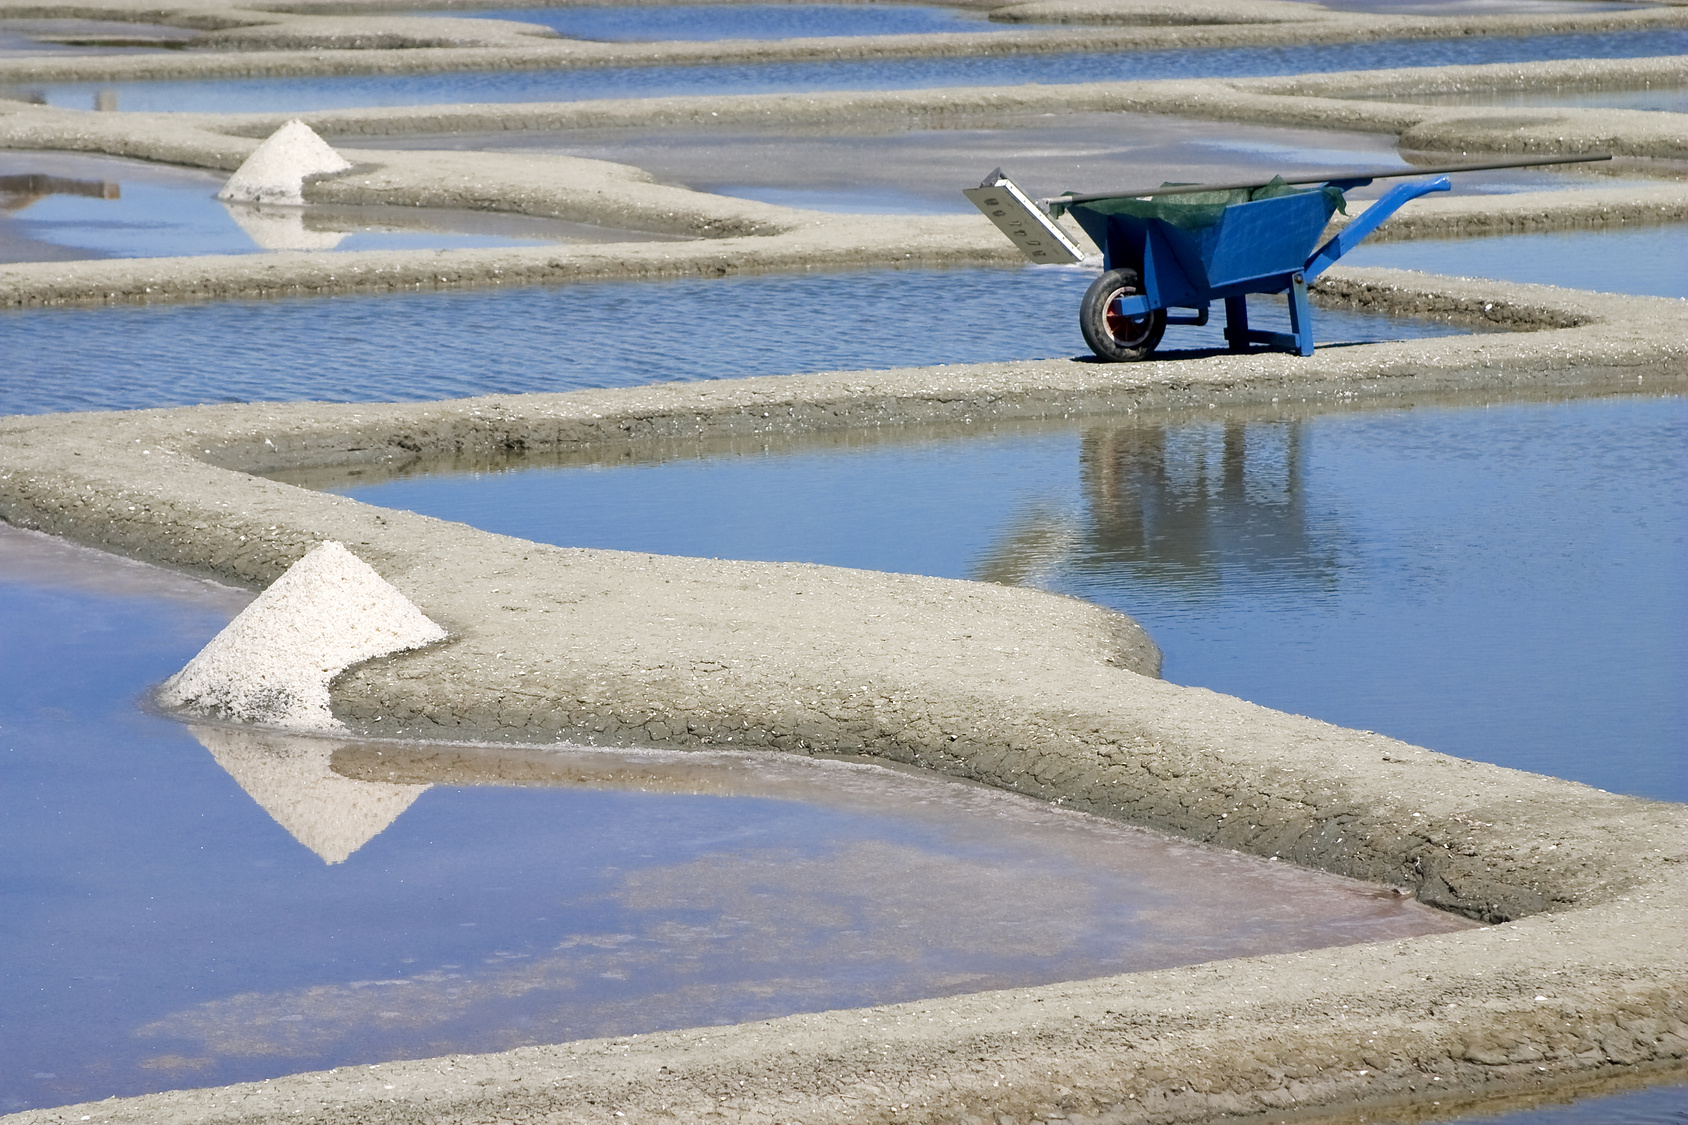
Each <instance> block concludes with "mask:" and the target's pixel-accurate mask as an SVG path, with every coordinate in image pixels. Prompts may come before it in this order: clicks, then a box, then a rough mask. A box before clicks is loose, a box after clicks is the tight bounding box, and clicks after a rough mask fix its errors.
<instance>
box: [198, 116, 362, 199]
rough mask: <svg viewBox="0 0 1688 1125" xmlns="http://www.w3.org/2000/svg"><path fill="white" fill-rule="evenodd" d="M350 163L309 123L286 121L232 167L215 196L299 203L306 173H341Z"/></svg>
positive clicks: (302, 193) (313, 174)
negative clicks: (239, 162)
mask: <svg viewBox="0 0 1688 1125" xmlns="http://www.w3.org/2000/svg"><path fill="white" fill-rule="evenodd" d="M351 166H352V165H351V163H350V162H349V161H347V160H346V158H345V157H343V156H341V155H340V154H339V153H337V152H335V151H334V150H333V149H332V148H330V147H329V146H328V142H327V141H325V140H323V139H322V138H321V137H319V136H317V135H316V133H314V132H312V131H311V127H310V126H309V125H306V124H305V123H304V122H303V121H289V122H288V123H287V124H285V125H283V126H282V127H281V128H279V129H277V130H276V131H275V132H273V133H271V134H270V137H269V139H268V140H266V141H265V142H264V143H263V144H261V145H259V146H258V147H257V149H256V150H254V151H253V153H252V155H251V156H248V157H247V158H246V163H244V164H242V165H241V166H240V167H239V168H237V169H235V173H234V175H232V176H230V177H229V182H228V183H226V184H224V185H223V190H222V191H220V192H218V193H217V198H218V199H231V200H234V201H236V202H241V203H293V204H303V203H304V202H305V196H304V186H305V177H306V176H316V175H321V174H324V173H327V172H344V171H345V170H346V169H348V168H350V167H351Z"/></svg>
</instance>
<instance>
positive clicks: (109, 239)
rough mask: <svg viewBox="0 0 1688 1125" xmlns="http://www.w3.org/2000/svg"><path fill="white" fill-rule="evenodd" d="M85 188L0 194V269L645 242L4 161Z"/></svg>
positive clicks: (57, 156)
mask: <svg viewBox="0 0 1688 1125" xmlns="http://www.w3.org/2000/svg"><path fill="white" fill-rule="evenodd" d="M31 174H33V175H40V176H52V177H56V178H60V179H69V180H77V181H81V185H82V187H83V189H84V190H87V189H91V188H98V187H101V186H103V187H105V188H106V191H105V193H104V194H100V193H99V192H97V191H96V192H94V193H93V194H77V192H76V191H74V190H72V191H63V190H61V191H59V192H56V193H54V194H50V195H45V196H41V197H36V198H29V197H25V196H21V195H20V194H18V193H7V194H5V195H4V196H0V262H24V261H67V260H76V259H87V258H106V257H118V258H134V257H172V256H177V255H194V254H253V253H261V252H263V251H265V250H455V249H469V248H473V247H512V246H540V245H547V244H551V243H558V242H588V241H590V242H603V241H609V240H612V239H613V240H615V241H629V240H648V239H650V238H652V237H653V236H650V235H641V234H636V233H633V232H627V231H613V230H609V229H606V228H603V227H594V226H589V225H587V224H584V223H569V222H561V221H558V220H552V219H541V218H533V217H530V216H525V215H500V214H496V213H489V212H484V211H480V212H477V211H445V210H436V209H432V208H415V207H310V208H299V207H275V206H267V207H262V208H258V207H252V206H248V205H245V204H225V203H223V202H221V201H219V200H218V199H217V198H216V194H217V192H218V191H219V190H220V189H221V188H222V185H223V183H224V181H225V180H226V179H227V177H226V176H224V175H220V174H217V173H211V172H202V171H199V170H196V169H188V168H173V167H169V166H166V165H157V164H147V163H144V162H142V161H137V160H123V159H118V158H114V157H108V156H88V155H82V154H72V153H59V152H0V176H22V175H31Z"/></svg>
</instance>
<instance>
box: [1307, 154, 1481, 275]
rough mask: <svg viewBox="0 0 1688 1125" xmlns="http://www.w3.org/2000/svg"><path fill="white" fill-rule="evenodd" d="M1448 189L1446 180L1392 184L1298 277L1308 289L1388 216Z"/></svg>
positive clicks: (1443, 178) (1343, 229)
mask: <svg viewBox="0 0 1688 1125" xmlns="http://www.w3.org/2000/svg"><path fill="white" fill-rule="evenodd" d="M1450 186H1451V185H1450V184H1449V183H1448V177H1446V176H1437V177H1436V178H1435V179H1434V180H1429V181H1426V182H1423V183H1416V184H1396V185H1395V186H1394V187H1392V188H1390V189H1389V190H1388V191H1386V192H1384V193H1383V194H1382V195H1380V196H1378V197H1377V199H1375V200H1373V201H1372V203H1371V205H1370V206H1368V207H1367V208H1366V209H1365V210H1364V211H1361V212H1360V214H1359V216H1358V217H1356V218H1355V219H1354V220H1353V221H1352V222H1350V223H1349V224H1347V225H1346V226H1344V227H1343V228H1342V229H1341V230H1339V231H1337V232H1336V237H1334V238H1332V239H1331V240H1330V241H1329V242H1327V243H1325V244H1324V245H1323V246H1321V247H1319V248H1318V249H1317V250H1315V251H1313V256H1312V257H1311V258H1308V259H1307V265H1306V267H1305V268H1303V269H1302V271H1301V272H1302V276H1304V277H1305V278H1306V279H1307V284H1309V285H1311V284H1312V283H1313V279H1314V278H1316V277H1318V276H1319V275H1320V274H1322V273H1324V272H1325V271H1326V270H1327V269H1329V268H1330V267H1331V264H1332V263H1333V262H1335V261H1336V260H1337V259H1338V258H1340V257H1342V255H1344V254H1346V253H1348V251H1350V250H1352V249H1354V247H1356V246H1358V245H1359V244H1360V243H1361V242H1363V241H1364V240H1365V239H1366V236H1368V235H1369V234H1371V232H1372V231H1374V230H1376V229H1377V228H1378V227H1380V226H1382V225H1383V224H1384V223H1385V222H1387V221H1388V219H1389V216H1391V215H1393V214H1394V213H1395V212H1397V211H1399V210H1400V209H1401V208H1402V207H1404V206H1405V205H1406V204H1408V203H1411V202H1412V201H1413V200H1415V199H1417V198H1418V197H1419V196H1421V195H1429V194H1430V193H1431V192H1433V191H1447V190H1448V189H1449V187H1450Z"/></svg>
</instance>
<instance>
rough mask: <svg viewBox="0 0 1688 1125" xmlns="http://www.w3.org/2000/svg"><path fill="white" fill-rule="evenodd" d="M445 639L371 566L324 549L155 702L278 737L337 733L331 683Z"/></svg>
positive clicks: (334, 546) (334, 548) (336, 547)
mask: <svg viewBox="0 0 1688 1125" xmlns="http://www.w3.org/2000/svg"><path fill="white" fill-rule="evenodd" d="M445 635H446V634H445V630H444V629H441V628H440V627H439V626H438V625H436V624H434V623H433V622H432V621H430V620H428V618H427V617H426V616H424V615H423V613H422V611H421V610H419V609H417V608H416V607H415V606H414V605H412V604H411V603H410V600H409V599H408V598H406V597H405V596H404V595H403V594H401V593H399V592H398V591H397V590H395V589H393V587H392V586H390V585H388V584H387V582H386V580H385V579H383V578H382V577H381V576H380V575H379V574H376V573H375V571H374V570H372V569H370V567H369V564H367V563H365V562H364V561H363V560H362V559H359V558H358V557H357V556H356V555H354V554H352V553H351V552H350V551H348V550H346V548H345V547H342V546H341V545H340V544H338V543H323V544H321V545H320V546H318V547H317V548H316V549H315V550H313V551H312V552H311V553H310V554H308V555H306V556H305V557H304V558H302V559H300V560H299V561H298V562H296V563H294V564H293V565H292V566H291V567H290V568H288V571H287V573H286V574H284V575H282V576H281V577H280V578H278V579H276V581H275V582H274V583H272V584H271V586H270V588H269V589H267V590H265V591H264V592H263V593H262V594H260V595H258V598H257V600H255V601H254V602H253V603H252V604H251V605H249V606H247V607H246V609H245V610H244V611H243V612H242V613H241V614H240V616H239V617H236V618H235V619H234V620H233V621H231V622H229V625H228V627H227V628H226V629H224V630H223V631H222V632H221V633H218V634H217V635H216V636H215V637H213V638H212V639H211V643H210V644H208V645H206V646H205V647H204V648H203V649H202V650H200V653H199V655H198V656H196V657H194V658H193V659H192V660H191V661H189V662H188V666H187V667H186V668H183V669H182V670H181V671H180V672H177V673H176V674H175V675H174V676H171V677H170V678H169V679H168V680H166V681H164V686H163V687H162V688H160V689H159V693H158V700H159V702H160V703H161V704H162V705H163V706H165V707H169V708H172V709H179V710H183V711H187V712H189V713H191V714H195V715H206V716H211V717H214V718H220V719H232V720H235V721H237V722H245V723H261V724H264V725H266V726H272V727H281V728H283V729H286V730H301V731H304V730H343V729H344V727H343V725H342V724H341V723H340V721H339V720H338V719H336V718H334V716H333V715H332V714H331V713H330V712H329V709H328V685H329V683H330V682H331V681H332V680H333V679H334V677H335V676H337V675H338V674H339V673H340V672H342V671H344V670H345V669H347V668H350V667H351V666H352V665H354V664H359V663H361V662H363V661H365V660H370V659H373V658H374V657H377V656H386V655H387V654H388V653H393V652H403V651H404V650H405V649H411V648H418V647H420V646H422V645H425V644H428V643H430V642H432V641H438V640H444V639H445Z"/></svg>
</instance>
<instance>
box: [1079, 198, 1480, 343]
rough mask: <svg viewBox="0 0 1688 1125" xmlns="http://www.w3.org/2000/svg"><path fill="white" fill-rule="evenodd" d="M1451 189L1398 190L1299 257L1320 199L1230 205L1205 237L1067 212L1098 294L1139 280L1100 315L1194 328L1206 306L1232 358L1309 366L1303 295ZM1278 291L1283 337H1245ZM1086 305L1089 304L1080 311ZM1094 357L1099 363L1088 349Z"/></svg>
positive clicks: (1161, 224) (1157, 223)
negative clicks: (1090, 247)
mask: <svg viewBox="0 0 1688 1125" xmlns="http://www.w3.org/2000/svg"><path fill="white" fill-rule="evenodd" d="M1371 182H1372V181H1371V179H1370V178H1369V177H1366V178H1353V179H1335V180H1329V181H1326V184H1325V186H1327V187H1333V188H1337V189H1339V190H1341V191H1347V190H1348V189H1350V188H1356V187H1364V186H1365V185H1366V184H1369V183H1371ZM1449 186H1450V185H1449V183H1448V178H1447V177H1446V176H1437V177H1435V178H1434V179H1430V180H1426V181H1420V182H1415V183H1404V184H1397V185H1396V186H1395V187H1392V188H1390V189H1389V191H1387V192H1385V193H1384V194H1383V195H1382V196H1381V197H1379V198H1378V199H1377V200H1376V201H1374V202H1373V203H1372V204H1371V205H1370V206H1369V207H1367V208H1366V209H1365V211H1363V212H1362V213H1361V214H1360V215H1359V216H1358V217H1357V218H1355V219H1354V220H1353V221H1352V222H1350V223H1348V224H1347V225H1346V226H1344V227H1343V228H1342V230H1340V231H1339V232H1337V234H1336V235H1335V236H1334V237H1332V238H1331V239H1330V240H1329V241H1327V242H1325V243H1324V244H1323V245H1322V246H1319V247H1318V248H1317V249H1316V250H1313V251H1312V253H1311V254H1307V250H1306V248H1307V246H1308V245H1310V244H1311V243H1313V242H1315V241H1316V240H1317V237H1318V234H1319V233H1320V231H1321V230H1322V229H1323V227H1324V226H1325V224H1326V222H1327V221H1328V218H1329V214H1330V211H1329V209H1328V206H1327V205H1326V204H1325V202H1324V198H1323V197H1322V195H1321V193H1320V192H1318V191H1308V192H1300V193H1297V194H1294V195H1286V196H1278V197H1275V198H1269V199H1260V200H1255V201H1253V202H1248V203H1233V204H1231V205H1229V206H1228V207H1226V208H1225V209H1224V212H1223V213H1222V217H1221V219H1220V223H1219V224H1218V226H1217V227H1216V228H1215V229H1214V231H1213V232H1212V233H1211V234H1208V235H1205V236H1204V235H1192V233H1191V232H1190V231H1187V230H1184V229H1182V228H1180V227H1178V226H1176V225H1175V224H1173V223H1170V222H1168V221H1167V220H1165V219H1159V218H1139V217H1136V216H1132V215H1118V214H1115V215H1102V214H1098V213H1097V212H1094V211H1087V210H1084V209H1082V207H1081V206H1073V208H1072V210H1073V211H1074V212H1075V213H1074V216H1073V217H1074V218H1075V219H1077V220H1078V221H1079V225H1080V226H1082V227H1084V229H1085V233H1086V234H1089V235H1090V236H1091V239H1092V240H1093V241H1095V242H1096V243H1097V244H1098V245H1099V246H1100V247H1101V249H1102V262H1103V270H1104V273H1103V276H1102V278H1099V279H1098V282H1097V284H1098V285H1103V284H1108V283H1112V282H1111V281H1110V275H1111V274H1112V272H1113V271H1115V270H1119V269H1128V270H1132V271H1135V273H1136V275H1137V280H1138V288H1139V289H1140V290H1141V291H1140V292H1138V293H1135V294H1131V295H1125V296H1118V297H1115V298H1114V299H1113V300H1112V301H1111V302H1110V304H1109V307H1108V309H1106V310H1105V311H1106V312H1111V313H1113V314H1114V315H1116V316H1118V317H1121V318H1126V319H1129V320H1139V319H1141V318H1144V317H1152V316H1153V315H1154V314H1156V313H1166V311H1167V310H1170V309H1188V310H1191V312H1192V314H1193V315H1186V316H1175V315H1171V314H1169V313H1168V314H1167V315H1166V316H1165V320H1164V323H1166V324H1190V325H1201V324H1206V323H1207V322H1208V313H1209V308H1210V306H1211V305H1212V304H1213V302H1215V301H1222V302H1224V306H1225V340H1226V343H1227V344H1228V345H1229V346H1230V348H1231V350H1233V351H1243V350H1246V349H1247V348H1248V347H1249V346H1250V345H1251V344H1264V345H1266V346H1267V347H1269V348H1277V349H1282V350H1287V351H1292V352H1295V353H1296V354H1297V355H1302V356H1310V355H1312V354H1313V310H1312V305H1311V304H1310V302H1309V301H1308V299H1307V286H1308V285H1310V284H1311V283H1312V282H1313V281H1315V280H1317V278H1318V276H1319V275H1320V274H1322V273H1323V272H1324V271H1325V270H1326V269H1328V268H1330V266H1331V265H1332V263H1334V262H1336V261H1337V259H1339V258H1341V257H1342V255H1343V254H1345V253H1347V252H1348V251H1349V250H1352V249H1353V248H1354V247H1355V246H1357V245H1359V244H1360V242H1362V241H1364V239H1365V238H1366V237H1367V236H1368V235H1370V234H1371V233H1372V232H1373V231H1375V230H1376V229H1377V228H1378V227H1380V226H1382V225H1383V223H1384V222H1385V221H1387V220H1388V219H1389V218H1390V216H1392V215H1394V214H1395V212H1396V211H1398V210H1400V209H1401V208H1402V207H1403V206H1405V205H1406V204H1407V203H1410V202H1411V201H1412V200H1414V199H1417V198H1419V197H1420V196H1423V195H1428V194H1429V193H1431V192H1435V191H1447V190H1448V189H1449ZM1053 202H1055V203H1057V204H1059V203H1060V201H1059V200H1056V201H1053ZM1304 254H1306V257H1305V258H1303V257H1302V255H1304ZM1093 288H1094V287H1093ZM1285 291H1287V292H1288V294H1289V322H1290V331H1289V332H1287V333H1285V332H1266V331H1262V330H1260V329H1256V328H1251V327H1250V326H1249V323H1248V297H1249V296H1250V295H1251V294H1261V295H1270V294H1275V293H1283V292H1285ZM1089 303H1090V302H1089V300H1088V299H1087V301H1086V305H1087V306H1088V305H1089ZM1158 340H1159V337H1158V335H1156V336H1154V338H1153V341H1152V342H1150V343H1149V344H1148V345H1147V346H1146V347H1145V348H1143V349H1142V351H1143V354H1145V355H1146V354H1147V353H1148V352H1149V351H1152V350H1153V347H1154V344H1155V343H1158ZM1092 347H1093V350H1097V352H1098V354H1102V353H1101V351H1100V349H1097V348H1095V345H1094V344H1093V345H1092ZM1103 358H1114V357H1109V356H1104V357H1103Z"/></svg>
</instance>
